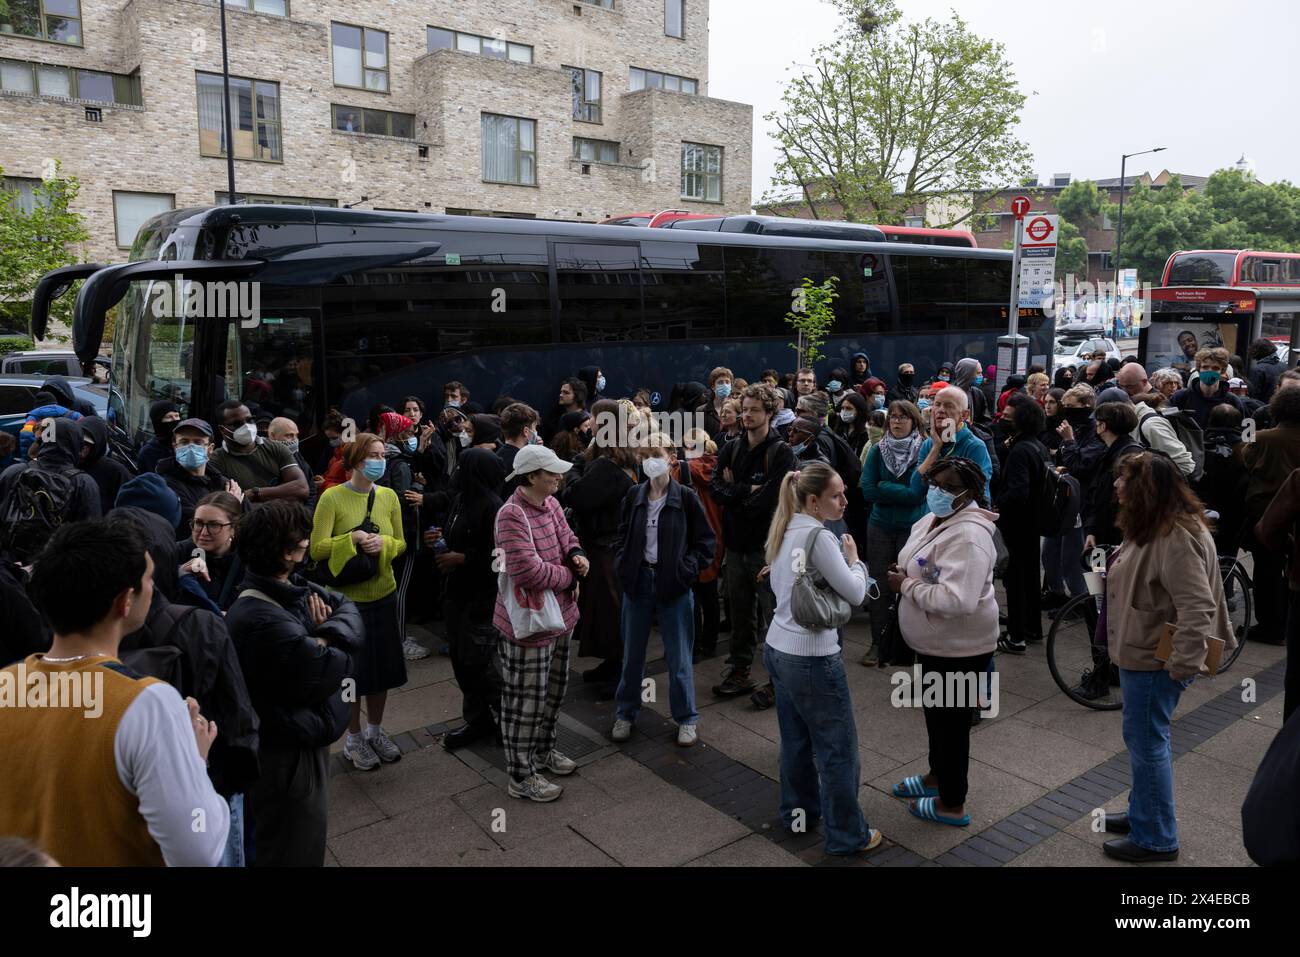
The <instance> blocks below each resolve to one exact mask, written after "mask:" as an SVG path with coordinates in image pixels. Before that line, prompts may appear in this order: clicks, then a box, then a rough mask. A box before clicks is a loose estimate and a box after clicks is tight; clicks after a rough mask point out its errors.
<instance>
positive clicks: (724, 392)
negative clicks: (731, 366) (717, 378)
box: [713, 382, 731, 399]
mask: <svg viewBox="0 0 1300 957" xmlns="http://www.w3.org/2000/svg"><path fill="white" fill-rule="evenodd" d="M713 394H714V395H716V396H717V397H718V398H719V399H725V398H727V397H728V396H729V395H731V383H730V382H719V383H718V384H717V385H715V386H714V387H713Z"/></svg>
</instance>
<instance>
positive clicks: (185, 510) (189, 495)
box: [155, 456, 230, 533]
mask: <svg viewBox="0 0 1300 957" xmlns="http://www.w3.org/2000/svg"><path fill="white" fill-rule="evenodd" d="M155 471H157V473H158V474H159V475H161V476H162V477H163V481H164V482H166V483H167V487H168V488H169V489H171V490H172V491H173V492H175V493H176V497H177V498H178V499H180V503H181V526H180V527H181V531H182V533H183V532H184V530H185V529H187V528H189V524H190V519H192V518H193V517H194V510H195V509H196V508H198V505H199V499H201V498H203V497H204V496H205V495H210V494H211V493H213V492H224V491H225V490H226V486H227V485H228V484H229V482H230V480H229V479H227V478H226V477H225V476H224V475H222V474H221V472H220V471H218V470H217V468H216V466H214V465H212V464H211V463H208V466H207V468H205V469H204V470H203V474H202V475H195V474H194V473H192V472H190V471H189V470H188V469H184V468H181V466H180V464H179V463H178V462H177V461H176V459H175V458H172V457H170V456H169V457H167V458H165V459H162V460H160V461H159V462H158V467H157V469H156V470H155Z"/></svg>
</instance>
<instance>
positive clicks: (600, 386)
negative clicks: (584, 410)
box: [596, 376, 605, 392]
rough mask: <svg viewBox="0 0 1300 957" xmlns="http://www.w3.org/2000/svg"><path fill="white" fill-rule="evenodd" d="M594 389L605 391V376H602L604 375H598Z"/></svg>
mask: <svg viewBox="0 0 1300 957" xmlns="http://www.w3.org/2000/svg"><path fill="white" fill-rule="evenodd" d="M596 391H597V392H604V391H605V377H604V376H599V377H598V378H597V379H596Z"/></svg>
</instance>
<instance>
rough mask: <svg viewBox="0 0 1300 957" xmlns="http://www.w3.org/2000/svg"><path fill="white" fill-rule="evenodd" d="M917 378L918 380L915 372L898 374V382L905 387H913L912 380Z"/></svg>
mask: <svg viewBox="0 0 1300 957" xmlns="http://www.w3.org/2000/svg"><path fill="white" fill-rule="evenodd" d="M915 378H916V373H915V372H900V373H899V374H898V381H899V382H900V383H902V384H903V385H911V384H912V380H913V379H915Z"/></svg>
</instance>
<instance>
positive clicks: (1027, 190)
mask: <svg viewBox="0 0 1300 957" xmlns="http://www.w3.org/2000/svg"><path fill="white" fill-rule="evenodd" d="M1244 162H1245V160H1244V157H1243V163H1244ZM1238 165H1239V168H1240V167H1241V164H1238ZM1174 175H1175V174H1173V173H1171V172H1170V171H1169V170H1167V169H1166V170H1161V172H1160V173H1158V174H1156V175H1155V176H1152V175H1151V174H1150V173H1141V174H1137V175H1132V176H1125V177H1124V183H1125V191H1126V192H1131V191H1132V190H1133V187H1134V186H1136V185H1137V184H1139V183H1141V184H1143V185H1145V186H1148V187H1150V188H1151V189H1156V190H1159V189H1163V188H1164V187H1165V186H1166V185H1167V184H1168V183H1169V181H1170V179H1172V178H1173V176H1174ZM1177 175H1178V177H1179V179H1180V180H1181V182H1182V184H1183V187H1184V188H1185V189H1193V190H1199V189H1202V188H1204V186H1205V182H1206V180H1207V179H1208V177H1206V176H1193V175H1190V174H1187V173H1180V174H1177ZM1070 182H1071V176H1070V174H1069V173H1057V174H1055V175H1053V176H1052V178H1051V179H1050V180H1049V181H1048V182H1047V183H1045V184H1037V183H1033V184H1029V185H1025V186H1014V187H1008V188H1006V189H1002V190H998V191H997V192H996V193H994V194H993V195H992V196H991V197H989V198H988V199H987V200H986V201H985V202H983V203H982V204H981V206H980V212H978V213H976V214H975V215H973V216H971V217H970V218H969V219H967V220H966V221H965V222H962V223H961V224H960V225H959V226H958V227H957V228H960V229H969V230H970V231H971V233H972V234H974V236H975V242H976V243H977V244H978V245H980V246H983V247H986V248H989V249H1010V248H1011V240H1012V236H1013V235H1014V234H1013V229H1014V226H1015V217H1014V215H1013V214H1012V212H1011V200H1013V199H1014V198H1015V197H1017V196H1020V195H1026V196H1028V197H1029V198H1030V199H1031V200H1032V201H1033V209H1034V211H1035V212H1043V213H1054V212H1056V211H1057V210H1056V198H1057V196H1059V195H1060V192H1061V190H1063V189H1065V187H1067V186H1069V185H1070ZM1094 182H1096V184H1097V186H1098V187H1099V188H1100V189H1101V190H1102V191H1103V192H1104V193H1105V194H1106V197H1107V199H1108V200H1109V201H1110V202H1111V203H1115V204H1118V203H1119V194H1120V180H1119V177H1118V176H1115V177H1112V178H1110V179H1099V180H1095V181H1094ZM930 205H934V206H935V208H934V209H929V208H928V207H929V206H930ZM954 208H956V209H958V210H959V213H958V215H960V214H961V213H964V212H965V211H966V210H968V209H969V208H970V199H969V197H962V198H953V197H949V196H942V197H936V198H935V200H933V201H931V202H930V203H921V204H918V205H916V206H913V207H912V208H911V209H909V210H908V211H907V214H906V217H905V219H904V221H903V223H902V225H904V226H934V225H939V224H940V223H943V222H947V221H948V220H949V217H950V215H951V213H950V211H951V210H953V209H954ZM817 211H818V214H819V215H820V216H821V217H822V218H823V219H836V218H838V216H839V215H840V209H839V207H838V206H837V205H834V204H831V203H826V204H820V205H819V206H818V210H817ZM759 212H770V213H773V214H776V215H781V216H809V215H811V212H810V210H809V208H808V205H807V204H806V203H802V202H791V203H781V204H778V205H774V206H770V207H760V208H759ZM1085 237H1086V239H1087V242H1088V273H1087V276H1086V277H1084V278H1086V279H1087V280H1088V282H1092V283H1096V282H1103V281H1104V282H1113V281H1114V280H1115V261H1114V253H1115V224H1114V223H1113V222H1111V218H1110V217H1109V216H1106V217H1103V221H1102V222H1101V223H1099V224H1098V225H1097V227H1096V228H1095V229H1089V230H1088V231H1087V232H1086V234H1085ZM1159 278H1160V277H1158V276H1139V277H1138V280H1139V281H1151V282H1158V281H1159Z"/></svg>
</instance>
